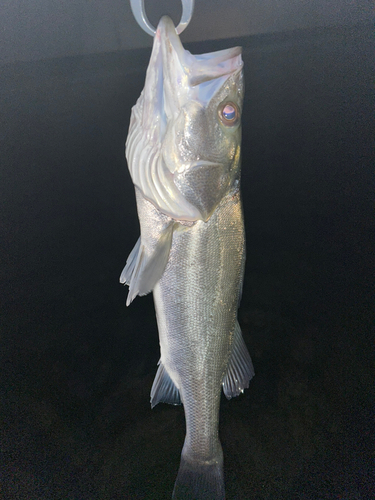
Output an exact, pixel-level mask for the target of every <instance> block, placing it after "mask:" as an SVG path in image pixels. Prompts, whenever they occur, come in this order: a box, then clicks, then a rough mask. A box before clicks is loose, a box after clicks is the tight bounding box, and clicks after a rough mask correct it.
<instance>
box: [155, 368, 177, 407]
mask: <svg viewBox="0 0 375 500" xmlns="http://www.w3.org/2000/svg"><path fill="white" fill-rule="evenodd" d="M158 403H169V404H171V405H180V404H181V398H180V393H179V391H178V389H177V387H176V386H175V385H174V383H173V382H172V379H171V377H170V376H169V375H168V373H167V370H166V369H165V367H164V365H163V363H162V362H161V361H159V368H158V371H157V372H156V376H155V380H154V383H153V384H152V388H151V408H153V407H154V406H156V405H157V404H158Z"/></svg>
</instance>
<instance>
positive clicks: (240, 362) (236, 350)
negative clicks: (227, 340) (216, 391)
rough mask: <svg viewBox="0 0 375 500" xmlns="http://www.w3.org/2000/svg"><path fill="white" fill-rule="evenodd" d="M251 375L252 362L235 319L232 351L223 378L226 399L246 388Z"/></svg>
mask: <svg viewBox="0 0 375 500" xmlns="http://www.w3.org/2000/svg"><path fill="white" fill-rule="evenodd" d="M253 376H254V367H253V363H252V361H251V358H250V354H249V351H248V350H247V347H246V345H245V342H244V340H243V338H242V332H241V327H240V325H239V324H238V321H236V326H235V329H234V336H233V345H232V353H231V357H230V359H229V364H228V370H227V373H226V375H225V377H224V380H223V391H224V394H225V396H226V397H227V399H231V398H233V397H234V396H238V395H239V394H241V392H243V391H244V389H247V388H248V387H249V382H250V380H251V379H252V378H253Z"/></svg>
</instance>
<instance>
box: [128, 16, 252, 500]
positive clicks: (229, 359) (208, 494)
mask: <svg viewBox="0 0 375 500" xmlns="http://www.w3.org/2000/svg"><path fill="white" fill-rule="evenodd" d="M243 95H244V81H243V61H242V56H241V48H240V47H234V48H230V49H225V50H220V51H216V52H212V53H207V54H200V55H193V54H191V53H190V52H189V51H188V50H185V49H184V47H183V45H182V43H181V41H180V38H179V36H178V35H177V33H176V30H175V26H174V24H173V22H172V20H171V19H170V18H169V17H168V16H164V17H162V18H161V20H160V22H159V24H158V27H157V30H156V34H155V37H154V42H153V48H152V52H151V56H150V61H149V65H148V68H147V72H146V79H145V85H144V89H143V91H142V93H141V95H140V97H139V99H138V101H137V103H136V104H135V106H133V108H132V111H131V118H130V125H129V133H128V136H127V140H126V159H127V163H128V168H129V172H130V175H131V178H132V181H133V183H134V186H135V194H136V203H137V211H138V217H139V223H140V237H139V239H138V241H137V243H136V245H135V247H134V248H133V250H132V252H131V253H130V255H129V257H128V259H127V261H126V266H125V268H124V270H123V272H122V273H121V276H120V282H121V283H123V284H127V285H128V286H129V292H128V297H127V302H126V304H127V305H129V304H130V303H131V302H132V301H133V300H134V298H135V297H136V296H137V295H140V296H141V295H146V294H147V293H149V292H151V291H152V292H153V297H154V304H155V310H156V319H157V325H158V331H159V341H160V361H159V365H158V369H157V373H156V376H155V380H154V383H153V385H152V388H151V407H154V406H155V405H156V404H158V403H160V402H164V403H169V404H183V407H184V413H185V420H186V436H185V441H184V445H183V449H182V453H181V461H180V467H179V471H178V475H177V478H176V482H175V485H174V489H173V494H172V498H173V499H175V500H181V499H198V500H203V499H204V500H208V499H210V500H213V499H215V500H222V499H224V498H225V487H224V472H223V451H222V447H221V443H220V440H219V433H218V424H219V407H220V398H221V391H222V389H223V392H224V394H225V396H226V397H227V398H228V399H230V398H232V397H234V396H238V395H239V394H241V393H242V392H243V391H244V389H245V388H248V387H249V381H250V380H251V378H252V377H253V375H254V368H253V364H252V361H251V358H250V355H249V352H248V349H247V347H246V345H245V343H244V340H243V337H242V333H241V328H240V326H239V323H238V320H237V310H238V307H239V302H240V298H241V293H242V283H243V275H244V265H245V229H244V219H243V209H242V202H241V192H240V171H241V113H242V106H243Z"/></svg>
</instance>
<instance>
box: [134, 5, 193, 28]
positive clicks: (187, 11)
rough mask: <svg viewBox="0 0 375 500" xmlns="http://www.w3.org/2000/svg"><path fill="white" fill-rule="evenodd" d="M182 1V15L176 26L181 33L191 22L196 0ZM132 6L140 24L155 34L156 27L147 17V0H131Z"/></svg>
mask: <svg viewBox="0 0 375 500" xmlns="http://www.w3.org/2000/svg"><path fill="white" fill-rule="evenodd" d="M181 3H182V16H181V21H180V23H179V25H178V26H177V28H176V32H177V34H178V35H180V34H181V33H182V32H183V31H184V29H185V28H186V27H187V25H188V24H189V23H190V20H191V17H192V15H193V10H194V0H181ZM130 6H131V8H132V11H133V15H134V17H135V20H136V21H137V23H138V24H139V26H140V27H141V28H142V29H143V30H144V31H145V32H146V33H147V34H148V35H151V36H154V35H155V33H156V29H155V28H154V27H153V26H152V24H151V23H150V21H149V20H148V18H147V15H146V12H145V0H130Z"/></svg>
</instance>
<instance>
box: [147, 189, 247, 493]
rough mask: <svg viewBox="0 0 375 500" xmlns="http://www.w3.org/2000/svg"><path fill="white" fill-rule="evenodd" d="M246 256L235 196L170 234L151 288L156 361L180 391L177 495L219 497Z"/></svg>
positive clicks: (221, 488)
mask: <svg viewBox="0 0 375 500" xmlns="http://www.w3.org/2000/svg"><path fill="white" fill-rule="evenodd" d="M244 258H245V235H244V225H243V216H242V205H241V200H240V193H239V192H236V193H231V194H229V195H227V196H226V197H225V198H224V199H223V200H222V201H221V203H220V205H219V206H218V207H217V209H216V210H215V212H214V214H213V215H212V216H211V218H210V219H209V220H208V221H207V222H202V221H198V222H197V223H196V224H194V225H192V226H191V227H184V226H180V228H179V229H177V230H175V231H174V233H173V240H172V246H171V250H170V254H169V259H168V263H167V266H166V269H165V272H164V274H163V276H162V278H161V279H160V281H159V282H158V284H157V285H156V287H155V288H154V301H155V308H156V315H157V321H158V329H159V337H160V348H161V362H162V364H163V365H164V367H165V369H166V370H167V372H168V374H169V376H170V378H171V379H172V381H173V382H174V384H175V386H176V387H177V389H178V390H179V392H180V397H181V400H182V403H183V405H184V411H185V418H186V438H185V443H184V447H183V451H182V456H181V465H180V471H179V475H178V477H177V480H176V485H175V490H174V498H176V499H177V498H195V499H198V498H199V499H200V498H202V499H203V498H205V499H208V498H211V499H213V498H215V499H221V498H224V482H223V469H222V467H223V454H222V450H221V445H220V441H219V437H218V421H219V405H220V396H221V388H222V382H223V378H224V376H225V374H226V370H227V366H228V360H229V357H230V354H231V348H232V341H233V334H234V330H235V324H236V319H237V308H238V302H239V294H240V288H241V286H242V277H243V264H244Z"/></svg>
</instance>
